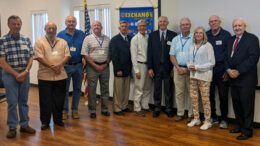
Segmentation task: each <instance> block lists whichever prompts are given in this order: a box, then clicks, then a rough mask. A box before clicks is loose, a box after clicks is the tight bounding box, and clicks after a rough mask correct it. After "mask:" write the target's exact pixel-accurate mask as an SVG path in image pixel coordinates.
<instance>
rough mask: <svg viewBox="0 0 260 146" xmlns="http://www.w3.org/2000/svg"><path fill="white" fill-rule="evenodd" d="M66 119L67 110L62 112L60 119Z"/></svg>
mask: <svg viewBox="0 0 260 146" xmlns="http://www.w3.org/2000/svg"><path fill="white" fill-rule="evenodd" d="M67 119H68V113H67V112H63V113H62V120H67Z"/></svg>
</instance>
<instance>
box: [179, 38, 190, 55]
mask: <svg viewBox="0 0 260 146" xmlns="http://www.w3.org/2000/svg"><path fill="white" fill-rule="evenodd" d="M180 40H181V48H182V49H181V51H182V52H183V48H184V46H185V45H186V43H187V42H188V40H189V37H188V38H185V40H186V41H185V42H184V43H182V38H181V37H180Z"/></svg>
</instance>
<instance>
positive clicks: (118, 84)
mask: <svg viewBox="0 0 260 146" xmlns="http://www.w3.org/2000/svg"><path fill="white" fill-rule="evenodd" d="M128 28H129V26H128V24H127V22H126V21H121V22H120V25H119V27H118V29H119V31H120V32H119V34H117V35H116V36H114V37H113V38H112V39H111V41H110V44H109V54H110V58H111V59H112V62H113V67H114V75H115V78H114V95H113V110H114V114H116V115H119V116H122V115H124V112H131V110H130V109H129V108H128V107H127V105H128V99H129V90H130V74H131V69H132V62H131V53H130V41H131V37H130V36H129V35H127V31H128Z"/></svg>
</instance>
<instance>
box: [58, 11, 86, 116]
mask: <svg viewBox="0 0 260 146" xmlns="http://www.w3.org/2000/svg"><path fill="white" fill-rule="evenodd" d="M65 24H66V26H67V28H66V29H65V30H63V31H61V32H59V33H58V35H57V36H58V37H60V38H62V39H64V40H65V41H66V42H67V43H68V46H69V49H70V55H71V58H70V60H69V61H68V62H67V64H66V65H65V67H64V68H65V70H66V72H67V75H68V78H67V83H66V97H65V102H64V107H63V114H62V119H63V120H66V119H68V111H69V104H68V96H69V87H70V81H71V78H72V82H73V94H72V96H73V97H72V105H71V110H72V118H73V119H79V115H78V104H79V100H80V96H81V86H82V80H83V65H82V56H81V54H80V53H81V47H82V43H83V40H84V38H85V33H84V32H83V31H81V30H78V29H76V25H77V21H76V18H75V17H74V16H67V17H66V20H65Z"/></svg>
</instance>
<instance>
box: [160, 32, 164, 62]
mask: <svg viewBox="0 0 260 146" xmlns="http://www.w3.org/2000/svg"><path fill="white" fill-rule="evenodd" d="M161 44H162V51H161V58H160V62H161V63H163V62H164V51H163V50H164V32H162V36H161Z"/></svg>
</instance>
